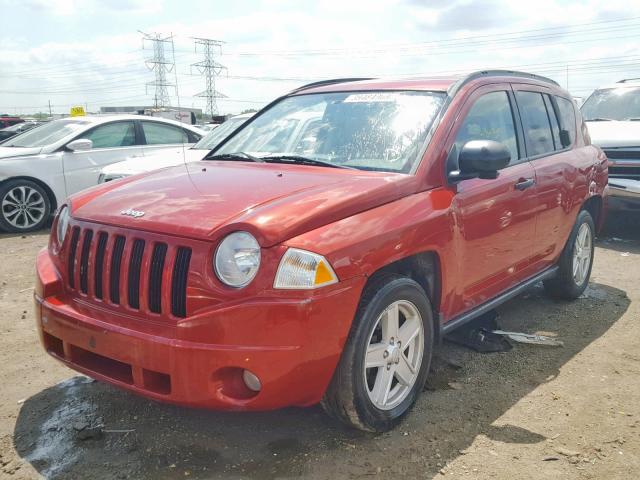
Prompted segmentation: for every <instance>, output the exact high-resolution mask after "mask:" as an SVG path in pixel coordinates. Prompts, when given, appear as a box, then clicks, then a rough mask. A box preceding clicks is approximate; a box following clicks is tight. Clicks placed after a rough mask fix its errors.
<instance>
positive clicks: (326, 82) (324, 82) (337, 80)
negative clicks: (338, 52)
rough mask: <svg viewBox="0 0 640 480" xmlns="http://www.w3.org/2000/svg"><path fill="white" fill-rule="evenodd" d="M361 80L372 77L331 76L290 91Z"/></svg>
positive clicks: (294, 91)
mask: <svg viewBox="0 0 640 480" xmlns="http://www.w3.org/2000/svg"><path fill="white" fill-rule="evenodd" d="M362 80H373V78H372V77H350V78H349V77H347V78H332V79H329V80H320V81H317V82H311V83H307V84H306V85H303V86H301V87H298V88H296V89H294V90H292V91H291V93H296V92H301V91H302V90H308V89H310V88H316V87H324V86H325V85H334V84H336V83H349V82H359V81H362Z"/></svg>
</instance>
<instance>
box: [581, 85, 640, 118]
mask: <svg viewBox="0 0 640 480" xmlns="http://www.w3.org/2000/svg"><path fill="white" fill-rule="evenodd" d="M580 111H581V112H582V116H583V117H584V119H585V120H586V121H589V120H640V87H620V88H603V89H601V90H596V91H595V92H593V93H592V94H591V96H590V97H589V98H588V99H587V101H586V102H584V104H583V105H582V107H581V108H580Z"/></svg>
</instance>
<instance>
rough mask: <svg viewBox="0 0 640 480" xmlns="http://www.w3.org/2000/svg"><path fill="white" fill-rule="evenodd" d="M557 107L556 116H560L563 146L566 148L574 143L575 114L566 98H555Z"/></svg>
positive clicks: (571, 103) (571, 104)
mask: <svg viewBox="0 0 640 480" xmlns="http://www.w3.org/2000/svg"><path fill="white" fill-rule="evenodd" d="M556 104H557V105H558V114H559V115H560V129H561V130H562V131H563V135H562V136H563V137H565V136H566V138H563V140H565V142H563V145H564V146H565V147H568V146H569V145H573V142H575V141H576V112H575V110H574V109H573V102H571V101H570V100H567V99H566V98H562V97H556Z"/></svg>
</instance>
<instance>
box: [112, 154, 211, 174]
mask: <svg viewBox="0 0 640 480" xmlns="http://www.w3.org/2000/svg"><path fill="white" fill-rule="evenodd" d="M207 153H209V150H195V149H193V148H185V149H182V147H180V148H170V149H165V150H161V151H159V152H154V153H150V154H147V155H145V156H144V157H133V158H129V159H127V160H123V161H122V162H116V163H112V164H111V165H107V166H106V167H104V168H103V169H102V172H101V173H102V174H104V175H125V176H126V175H137V174H138V173H144V172H150V171H152V170H157V169H159V168H166V167H173V166H175V165H180V164H182V163H184V162H195V161H197V160H202V157H204V156H205V155H206V154H207Z"/></svg>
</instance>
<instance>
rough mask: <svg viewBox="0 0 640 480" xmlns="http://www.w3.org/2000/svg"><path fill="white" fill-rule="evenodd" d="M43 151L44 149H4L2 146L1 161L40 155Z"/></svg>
mask: <svg viewBox="0 0 640 480" xmlns="http://www.w3.org/2000/svg"><path fill="white" fill-rule="evenodd" d="M41 151H42V147H3V146H2V145H0V159H2V158H12V157H26V156H27V155H38V154H39V153H40V152H41Z"/></svg>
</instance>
